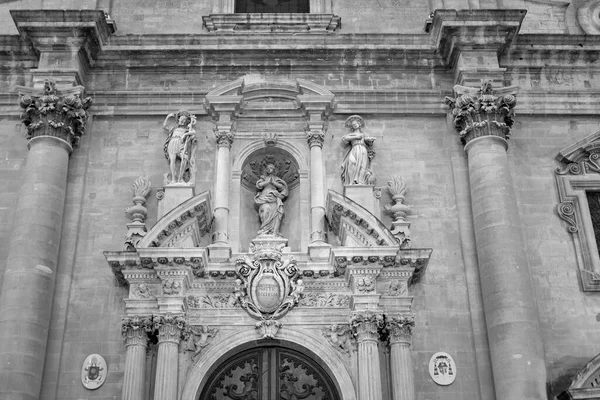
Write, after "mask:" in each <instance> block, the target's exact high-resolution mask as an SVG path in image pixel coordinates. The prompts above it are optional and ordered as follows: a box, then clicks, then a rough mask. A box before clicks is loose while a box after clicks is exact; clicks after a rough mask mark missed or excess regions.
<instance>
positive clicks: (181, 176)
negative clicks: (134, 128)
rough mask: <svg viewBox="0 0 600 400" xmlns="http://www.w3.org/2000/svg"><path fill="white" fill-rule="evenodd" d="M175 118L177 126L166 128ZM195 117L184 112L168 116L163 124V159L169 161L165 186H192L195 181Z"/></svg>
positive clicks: (196, 142)
mask: <svg viewBox="0 0 600 400" xmlns="http://www.w3.org/2000/svg"><path fill="white" fill-rule="evenodd" d="M171 118H175V122H176V123H177V126H175V127H171V128H169V127H168V125H167V124H168V122H169V119H171ZM195 124H196V116H195V115H192V114H190V113H189V112H188V111H186V110H180V111H178V112H177V114H173V113H171V114H169V115H167V117H166V118H165V122H164V123H163V129H164V130H165V131H168V132H169V133H168V136H167V140H166V141H165V145H164V151H165V157H166V158H167V160H168V161H169V170H170V172H169V174H167V184H169V183H187V184H190V185H193V184H194V182H195V181H196V145H197V144H198V140H197V139H196V131H195V130H194V125H195Z"/></svg>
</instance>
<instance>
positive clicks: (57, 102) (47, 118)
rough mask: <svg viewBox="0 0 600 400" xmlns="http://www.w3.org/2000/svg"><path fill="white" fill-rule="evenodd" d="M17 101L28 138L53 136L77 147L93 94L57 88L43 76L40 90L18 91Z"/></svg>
mask: <svg viewBox="0 0 600 400" xmlns="http://www.w3.org/2000/svg"><path fill="white" fill-rule="evenodd" d="M19 104H20V106H21V108H23V109H24V111H23V113H22V114H21V120H22V122H23V124H24V125H25V126H26V127H27V134H26V138H27V139H32V138H34V137H38V136H52V137H57V138H59V139H62V140H64V141H65V142H67V143H68V144H69V145H70V146H72V147H76V146H77V144H78V143H79V138H80V137H81V136H82V135H83V133H84V131H85V124H86V121H87V117H88V115H87V109H88V108H89V107H90V106H91V105H92V98H91V97H86V98H84V99H81V98H80V96H79V93H74V92H65V93H62V92H59V91H58V90H57V89H56V83H55V82H54V81H51V80H46V81H45V82H44V89H43V91H42V92H41V93H37V94H31V93H29V94H21V98H20V99H19Z"/></svg>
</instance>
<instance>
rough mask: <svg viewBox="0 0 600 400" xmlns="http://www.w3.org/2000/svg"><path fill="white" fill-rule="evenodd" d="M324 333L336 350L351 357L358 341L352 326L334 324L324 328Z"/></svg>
mask: <svg viewBox="0 0 600 400" xmlns="http://www.w3.org/2000/svg"><path fill="white" fill-rule="evenodd" d="M322 332H323V336H325V337H326V338H327V341H328V342H329V343H330V344H331V345H332V346H333V347H334V348H335V349H337V350H339V351H341V352H342V353H344V354H346V355H350V352H351V351H353V350H354V349H355V347H356V339H355V338H354V335H353V332H352V329H351V328H350V325H339V324H332V325H330V326H328V327H326V328H323V330H322Z"/></svg>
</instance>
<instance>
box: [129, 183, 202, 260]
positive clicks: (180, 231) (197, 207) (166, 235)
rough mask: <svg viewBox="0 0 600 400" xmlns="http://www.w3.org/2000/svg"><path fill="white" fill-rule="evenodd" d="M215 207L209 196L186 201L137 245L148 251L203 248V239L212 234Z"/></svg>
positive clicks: (167, 215) (168, 214) (166, 216)
mask: <svg viewBox="0 0 600 400" xmlns="http://www.w3.org/2000/svg"><path fill="white" fill-rule="evenodd" d="M211 223H212V205H211V198H210V192H208V191H207V192H203V193H200V194H199V195H197V196H194V197H192V198H190V199H188V200H187V201H184V202H183V203H181V204H180V205H178V206H177V207H175V208H174V209H173V210H171V211H170V212H169V213H167V214H166V215H164V216H163V217H162V218H161V219H160V220H159V221H158V222H157V223H156V224H154V226H153V227H152V228H151V229H150V230H149V231H148V233H147V234H146V236H144V238H143V239H142V240H140V242H139V243H138V246H137V247H138V248H147V247H177V248H189V247H200V246H201V239H202V237H203V236H205V235H206V234H207V233H209V232H210V227H211Z"/></svg>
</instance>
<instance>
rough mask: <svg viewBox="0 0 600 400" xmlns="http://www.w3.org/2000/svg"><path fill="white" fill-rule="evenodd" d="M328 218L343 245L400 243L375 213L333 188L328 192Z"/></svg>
mask: <svg viewBox="0 0 600 400" xmlns="http://www.w3.org/2000/svg"><path fill="white" fill-rule="evenodd" d="M327 220H328V221H329V225H330V226H331V229H332V231H333V232H334V233H335V234H336V235H337V236H338V238H339V239H340V242H341V244H342V246H345V247H376V246H398V245H399V242H398V240H397V239H396V238H395V237H394V235H393V234H392V232H390V230H389V229H387V228H386V227H385V226H384V225H383V223H382V222H381V221H380V220H379V219H378V218H377V217H376V216H375V215H373V214H372V213H370V212H369V211H368V210H367V209H365V208H364V207H362V206H361V205H359V204H358V203H355V202H354V201H352V200H350V199H349V198H347V197H345V196H343V195H341V194H340V193H338V192H335V191H333V190H330V191H329V193H328V194H327Z"/></svg>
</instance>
